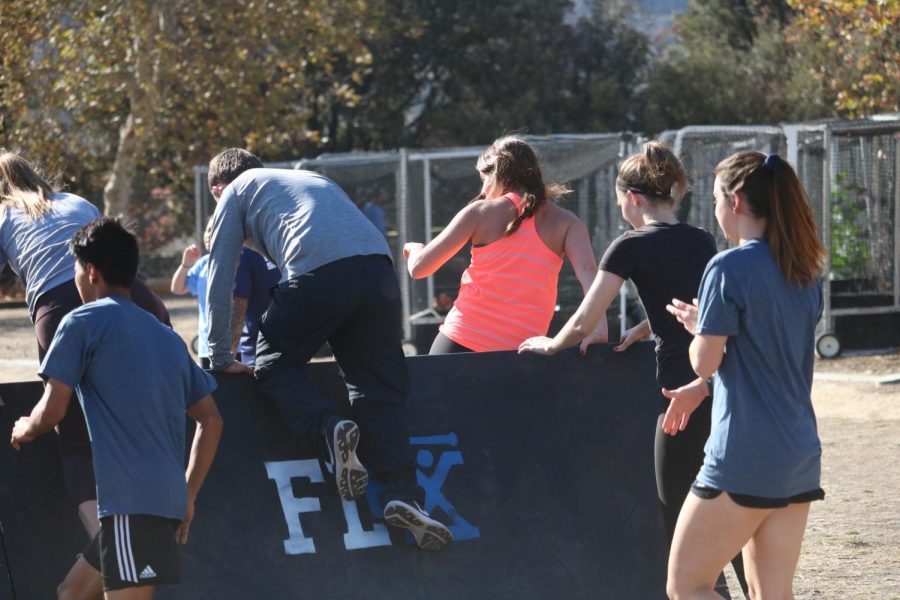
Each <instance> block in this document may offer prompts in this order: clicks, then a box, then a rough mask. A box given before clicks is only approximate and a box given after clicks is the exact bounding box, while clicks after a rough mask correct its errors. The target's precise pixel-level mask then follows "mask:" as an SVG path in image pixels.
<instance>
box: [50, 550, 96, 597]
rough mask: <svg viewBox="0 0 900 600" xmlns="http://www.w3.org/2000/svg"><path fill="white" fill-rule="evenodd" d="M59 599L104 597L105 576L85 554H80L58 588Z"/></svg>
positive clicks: (57, 595)
mask: <svg viewBox="0 0 900 600" xmlns="http://www.w3.org/2000/svg"><path fill="white" fill-rule="evenodd" d="M56 597H57V598H58V599H59V600H99V599H100V598H102V597H103V577H102V576H101V575H100V571H99V570H98V569H97V568H96V567H95V566H93V565H91V564H90V563H89V562H88V561H87V560H85V558H84V556H79V557H78V559H77V560H76V561H75V564H74V565H72V568H71V569H69V572H68V573H67V574H66V578H65V579H64V580H63V582H62V583H61V584H59V586H58V587H57V588H56Z"/></svg>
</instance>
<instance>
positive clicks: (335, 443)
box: [325, 420, 369, 500]
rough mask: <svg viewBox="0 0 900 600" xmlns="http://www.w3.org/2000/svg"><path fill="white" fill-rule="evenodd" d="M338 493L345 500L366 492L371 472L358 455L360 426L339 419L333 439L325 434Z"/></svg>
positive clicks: (332, 434) (332, 435)
mask: <svg viewBox="0 0 900 600" xmlns="http://www.w3.org/2000/svg"><path fill="white" fill-rule="evenodd" d="M325 438H326V441H327V442H328V444H327V446H328V451H329V452H330V453H331V462H332V465H333V467H334V479H335V482H336V483H337V489H338V494H340V496H341V498H344V499H345V500H353V499H354V498H358V497H359V496H362V495H363V494H365V493H366V486H367V485H368V483H369V474H368V473H367V472H366V468H365V467H364V466H363V465H362V463H361V462H359V459H358V458H357V457H356V445H357V444H359V427H357V426H356V423H354V422H353V421H349V420H343V421H338V422H337V423H336V424H335V426H334V429H333V430H332V432H331V439H328V436H327V435H326V436H325Z"/></svg>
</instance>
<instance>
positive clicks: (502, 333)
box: [403, 136, 607, 354]
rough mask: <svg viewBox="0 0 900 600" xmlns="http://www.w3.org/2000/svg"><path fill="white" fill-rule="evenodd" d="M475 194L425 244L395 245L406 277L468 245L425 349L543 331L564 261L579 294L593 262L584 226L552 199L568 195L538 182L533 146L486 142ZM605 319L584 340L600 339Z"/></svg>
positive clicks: (470, 346)
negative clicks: (466, 260) (455, 285)
mask: <svg viewBox="0 0 900 600" xmlns="http://www.w3.org/2000/svg"><path fill="white" fill-rule="evenodd" d="M476 168H477V169H478V173H479V175H480V176H481V179H482V181H483V182H484V183H483V185H482V189H481V194H479V196H478V197H477V198H475V199H474V200H473V201H472V202H470V203H469V204H468V205H467V206H466V207H465V208H463V209H462V210H461V211H459V213H457V215H456V216H455V217H454V218H453V220H452V221H450V224H449V225H447V227H446V228H445V229H444V230H443V231H442V232H441V233H440V234H439V235H438V236H437V237H436V238H435V239H434V240H432V241H431V242H430V243H429V244H428V245H427V246H426V245H424V244H420V243H415V242H410V243H408V244H406V245H405V246H404V247H403V257H404V258H405V259H406V260H407V267H408V269H409V274H410V275H411V276H412V277H413V278H414V279H421V278H423V277H428V276H429V275H431V274H432V273H434V272H435V271H437V270H438V269H439V268H440V267H441V266H442V265H443V264H444V263H446V262H447V261H448V260H449V259H450V258H452V257H453V256H454V255H455V254H456V253H457V252H459V251H460V249H462V247H463V246H465V245H466V244H467V243H468V242H471V243H472V259H471V263H470V264H469V268H468V269H466V271H465V272H464V273H463V276H462V282H461V284H460V290H459V296H458V297H457V298H456V301H455V302H454V305H453V308H452V309H451V310H450V313H449V314H448V315H447V318H446V320H445V321H444V323H443V325H441V329H440V333H438V335H437V338H435V341H434V344H433V345H432V347H431V352H430V353H431V354H446V353H451V352H471V351H475V352H485V351H490V350H514V349H516V348H518V346H519V344H520V343H521V342H522V341H524V340H525V339H527V338H529V337H532V336H535V335H544V334H546V332H547V329H548V328H549V326H550V321H551V320H552V318H553V313H554V310H555V308H556V285H557V280H558V278H559V271H560V268H561V267H562V261H563V257H566V258H568V260H569V262H570V263H571V264H572V267H573V269H574V271H575V275H576V277H577V278H578V281H579V283H581V287H582V290H583V291H584V292H587V290H588V288H589V287H590V285H591V282H592V281H593V278H594V276H595V274H596V272H597V260H596V258H595V257H594V253H593V250H592V248H591V242H590V238H589V236H588V232H587V228H586V227H585V226H584V223H582V222H581V220H579V219H578V217H576V216H575V215H574V214H572V213H571V212H569V211H567V210H565V209H563V208H560V207H559V206H557V205H556V204H555V203H553V202H552V199H554V198H557V197H559V196H561V195H563V194H566V193H568V192H569V190H568V189H567V188H565V187H564V186H561V185H556V184H549V185H548V184H546V183H544V179H543V175H542V174H541V168H540V165H539V164H538V159H537V156H536V155H535V152H534V150H533V149H532V148H531V146H529V145H528V144H527V143H526V142H525V141H523V140H521V139H519V138H516V137H511V136H510V137H504V138H501V139H499V140H497V141H496V142H494V143H493V144H492V145H491V146H490V147H489V148H488V149H487V150H485V152H484V153H483V154H482V155H481V156H480V157H479V159H478V162H477V164H476ZM606 337H607V330H606V322H605V319H604V320H603V321H602V322H601V324H600V325H599V326H598V327H597V330H596V331H595V333H594V334H593V336H592V338H593V339H592V341H595V342H603V341H606Z"/></svg>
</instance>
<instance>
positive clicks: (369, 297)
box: [329, 256, 424, 504]
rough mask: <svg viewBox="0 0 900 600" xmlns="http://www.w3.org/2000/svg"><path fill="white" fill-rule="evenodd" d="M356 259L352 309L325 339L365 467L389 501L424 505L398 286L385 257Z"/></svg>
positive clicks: (352, 276)
mask: <svg viewBox="0 0 900 600" xmlns="http://www.w3.org/2000/svg"><path fill="white" fill-rule="evenodd" d="M355 258H356V259H359V260H357V261H354V264H353V265H352V268H351V269H349V270H348V272H347V273H346V276H347V277H348V278H352V280H353V281H354V282H355V284H356V285H355V288H354V293H355V294H356V300H357V302H356V310H355V312H354V313H353V314H352V316H351V317H350V318H348V319H347V320H346V321H344V323H342V324H341V326H340V328H339V329H338V330H337V331H336V332H335V334H334V335H333V336H332V337H331V338H330V340H329V342H330V344H331V347H332V351H333V352H334V356H335V359H336V360H337V362H338V365H339V366H340V368H341V371H342V373H343V375H344V380H345V383H346V385H347V390H348V393H349V397H350V402H351V405H352V408H351V411H352V415H353V418H354V420H355V421H356V422H357V424H358V425H359V427H360V430H361V439H360V452H361V454H362V456H363V458H364V460H365V462H366V465H367V466H368V467H369V469H370V471H371V473H372V475H373V476H374V477H375V478H376V479H378V480H379V481H381V482H383V483H385V484H386V485H387V486H388V491H387V494H386V496H387V498H388V499H390V500H393V499H398V500H406V501H414V502H418V503H419V504H423V503H424V492H423V490H422V489H421V488H420V487H419V486H418V485H417V484H416V474H415V463H414V460H413V452H412V448H411V447H410V444H409V417H408V414H407V410H406V395H407V387H408V374H407V368H406V359H405V357H404V356H403V351H402V349H401V331H402V323H401V318H402V317H401V314H400V304H399V298H400V292H399V287H398V285H397V281H396V277H395V275H394V272H393V267H392V266H391V263H390V262H389V261H388V260H386V259H385V258H384V257H380V256H374V257H368V256H365V257H355Z"/></svg>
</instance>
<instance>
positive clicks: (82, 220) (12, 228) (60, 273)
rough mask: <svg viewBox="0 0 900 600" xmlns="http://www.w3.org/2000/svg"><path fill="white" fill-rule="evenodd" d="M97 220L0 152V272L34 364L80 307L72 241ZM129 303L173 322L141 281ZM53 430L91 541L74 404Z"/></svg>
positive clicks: (81, 434)
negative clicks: (19, 291)
mask: <svg viewBox="0 0 900 600" xmlns="http://www.w3.org/2000/svg"><path fill="white" fill-rule="evenodd" d="M99 217H100V211H98V210H97V207H95V206H94V205H93V204H91V203H90V202H88V201H87V200H85V199H84V198H82V197H80V196H76V195H75V194H64V193H60V192H57V191H56V190H55V189H54V186H53V185H51V184H50V183H49V182H48V181H47V180H46V179H45V178H44V177H42V176H41V175H40V173H38V171H37V170H36V169H35V168H34V167H33V166H32V165H31V164H30V163H29V162H28V161H27V160H26V159H25V158H23V157H22V156H19V155H18V154H16V153H14V152H2V153H0V269H2V268H3V266H4V265H5V264H6V263H9V265H10V267H11V268H12V270H13V271H14V272H15V273H16V275H17V276H18V277H19V279H20V280H21V281H22V284H23V285H24V286H25V300H26V302H27V304H28V310H29V313H30V315H31V321H32V323H34V333H35V336H36V337H37V342H38V360H39V361H43V359H44V355H45V354H46V353H47V350H48V349H49V348H50V343H51V342H52V341H53V336H54V335H55V334H56V329H57V327H59V323H60V321H62V318H63V317H64V316H66V315H67V314H68V313H69V312H70V311H72V310H73V309H75V308H77V307H79V306H81V297H80V296H79V295H78V289H77V288H76V287H75V257H74V256H72V254H71V252H69V240H70V239H71V238H72V236H73V235H74V233H75V232H76V231H77V230H78V229H79V228H81V226H82V225H84V224H86V223H90V222H91V221H93V220H95V219H97V218H99ZM131 298H132V300H133V301H134V303H135V304H137V305H138V306H140V307H141V308H143V309H144V310H146V311H147V312H149V313H151V314H152V315H154V316H155V317H156V318H157V319H159V320H160V321H162V322H163V323H165V324H166V325H170V324H171V323H170V320H169V313H168V311H167V310H166V307H165V305H164V304H163V303H162V301H161V300H160V299H159V298H158V297H157V296H156V295H155V294H154V293H153V292H151V291H150V289H149V288H148V287H147V286H146V285H145V284H144V283H142V282H140V281H138V280H135V282H134V285H133V286H132V288H131ZM57 430H58V432H59V451H60V459H61V463H62V471H63V478H64V480H65V483H66V491H67V492H68V494H69V497H70V499H71V500H72V503H73V504H75V506H77V507H78V514H79V516H80V517H81V520H82V523H83V524H84V526H85V529H87V531H88V534H90V535H91V536H93V535H94V534H95V533H96V531H97V530H98V529H99V528H100V522H99V520H98V518H97V484H96V482H95V481H94V470H93V465H92V462H91V460H92V458H91V457H92V454H91V443H90V438H89V437H88V432H87V426H86V425H85V422H84V415H83V413H82V412H81V407H80V406H79V405H78V403H77V402H70V403H69V407H68V409H67V411H66V416H65V417H64V418H63V420H62V422H60V424H59V426H58V428H57Z"/></svg>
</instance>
